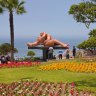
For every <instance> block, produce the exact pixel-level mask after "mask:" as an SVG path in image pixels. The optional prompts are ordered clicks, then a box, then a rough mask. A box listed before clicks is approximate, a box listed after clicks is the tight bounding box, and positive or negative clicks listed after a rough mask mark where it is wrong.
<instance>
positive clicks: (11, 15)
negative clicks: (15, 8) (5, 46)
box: [9, 12, 14, 61]
mask: <svg viewBox="0 0 96 96" xmlns="http://www.w3.org/2000/svg"><path fill="white" fill-rule="evenodd" d="M9 22H10V39H11V61H14V25H13V12H10V13H9Z"/></svg>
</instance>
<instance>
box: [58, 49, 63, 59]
mask: <svg viewBox="0 0 96 96" xmlns="http://www.w3.org/2000/svg"><path fill="white" fill-rule="evenodd" d="M62 55H63V51H62V50H59V59H62Z"/></svg>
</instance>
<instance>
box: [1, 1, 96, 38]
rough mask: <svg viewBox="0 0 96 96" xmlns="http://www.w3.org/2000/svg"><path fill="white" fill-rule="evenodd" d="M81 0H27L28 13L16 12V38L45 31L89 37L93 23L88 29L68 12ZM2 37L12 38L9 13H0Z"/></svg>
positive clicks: (76, 36)
mask: <svg viewBox="0 0 96 96" xmlns="http://www.w3.org/2000/svg"><path fill="white" fill-rule="evenodd" d="M79 2H81V0H26V3H25V9H26V11H27V13H25V14H23V15H16V14H15V13H14V31H15V39H18V38H25V39H26V38H34V39H35V38H36V37H37V36H38V35H39V34H40V32H42V31H45V32H46V33H49V34H51V35H52V36H53V37H54V38H67V39H70V38H77V39H78V38H84V39H87V38H88V33H89V32H90V30H92V29H94V28H95V24H91V26H90V28H89V29H87V28H86V26H85V25H84V24H82V23H77V22H76V21H75V20H74V19H73V17H72V15H69V14H68V11H69V8H70V6H71V5H72V4H78V3H79ZM0 38H1V39H2V38H5V39H6V38H10V29H9V14H8V12H7V11H6V12H4V13H3V14H2V15H1V14H0Z"/></svg>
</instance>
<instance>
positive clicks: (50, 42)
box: [27, 32, 69, 48]
mask: <svg viewBox="0 0 96 96" xmlns="http://www.w3.org/2000/svg"><path fill="white" fill-rule="evenodd" d="M37 45H44V46H45V47H50V46H56V45H61V47H64V48H69V45H68V44H64V43H62V42H60V41H58V40H56V39H53V38H52V36H51V35H50V34H47V33H45V32H41V33H40V36H39V37H38V38H37V40H36V41H35V42H32V43H30V42H29V43H27V46H28V47H35V46H37Z"/></svg>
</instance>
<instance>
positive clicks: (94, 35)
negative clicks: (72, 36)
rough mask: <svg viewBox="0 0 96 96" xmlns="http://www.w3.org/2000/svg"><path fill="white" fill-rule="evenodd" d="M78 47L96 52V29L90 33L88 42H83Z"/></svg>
mask: <svg viewBox="0 0 96 96" xmlns="http://www.w3.org/2000/svg"><path fill="white" fill-rule="evenodd" d="M77 47H78V48H79V49H90V50H96V29H93V30H92V31H90V33H89V38H88V40H85V41H83V42H82V43H80V44H79V45H78V46H77Z"/></svg>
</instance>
